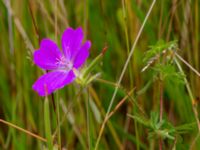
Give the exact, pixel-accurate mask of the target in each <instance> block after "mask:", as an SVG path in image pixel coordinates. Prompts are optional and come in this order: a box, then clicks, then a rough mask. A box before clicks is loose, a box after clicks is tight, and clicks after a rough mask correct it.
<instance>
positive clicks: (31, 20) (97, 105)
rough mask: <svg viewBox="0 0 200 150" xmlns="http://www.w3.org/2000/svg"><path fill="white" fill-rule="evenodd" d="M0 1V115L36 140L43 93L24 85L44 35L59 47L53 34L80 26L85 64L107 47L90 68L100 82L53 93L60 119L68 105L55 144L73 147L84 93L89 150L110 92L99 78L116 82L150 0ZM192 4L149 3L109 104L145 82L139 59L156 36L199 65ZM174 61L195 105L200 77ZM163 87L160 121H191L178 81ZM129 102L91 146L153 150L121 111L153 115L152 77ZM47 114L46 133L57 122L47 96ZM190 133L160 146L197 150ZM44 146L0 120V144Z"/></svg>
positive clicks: (31, 77) (83, 126)
mask: <svg viewBox="0 0 200 150" xmlns="http://www.w3.org/2000/svg"><path fill="white" fill-rule="evenodd" d="M7 2H8V1H6V0H0V118H1V119H3V120H6V121H8V122H11V123H13V124H15V125H17V126H19V127H22V128H24V129H26V130H29V131H31V132H33V133H35V134H37V135H40V136H41V137H45V129H44V120H45V118H44V115H43V113H44V109H43V108H44V107H43V105H44V98H42V97H39V96H38V95H37V93H35V92H34V91H33V90H32V84H33V83H34V81H35V80H36V79H37V78H38V77H39V76H40V75H42V73H43V72H42V71H41V70H40V69H39V68H38V67H36V66H35V65H34V64H33V61H32V59H33V57H32V53H33V51H34V50H36V49H38V48H39V41H40V40H41V39H42V38H46V37H48V38H51V39H52V40H55V41H57V43H58V44H59V46H60V37H61V35H62V32H63V31H64V30H65V29H66V28H67V27H69V26H71V27H73V28H76V27H79V26H81V27H83V29H84V33H85V36H86V37H85V39H89V40H91V42H92V47H91V49H90V57H89V59H88V62H87V65H88V64H90V62H92V60H94V58H95V57H96V56H97V55H99V54H100V53H101V51H102V49H103V48H104V47H105V46H108V49H107V51H106V53H105V55H104V57H103V59H102V61H101V63H99V64H98V65H97V66H96V67H95V69H94V70H93V72H92V73H91V74H95V73H101V77H100V78H101V79H103V81H102V80H94V81H93V82H92V83H91V84H90V85H88V89H89V90H88V92H87V90H86V91H81V93H80V92H79V91H80V86H79V85H77V84H76V83H73V84H71V85H69V86H66V87H64V88H63V89H62V90H59V91H58V92H56V94H55V97H56V99H58V98H59V99H60V102H63V104H61V105H60V116H61V118H63V116H64V112H63V110H64V109H67V108H69V106H71V104H72V108H71V110H70V112H69V113H68V115H67V117H65V119H64V122H63V123H62V125H61V141H62V147H65V148H66V149H80V150H82V149H88V148H89V146H88V135H87V132H88V129H87V122H86V120H87V119H86V118H87V115H86V114H87V113H86V112H87V110H86V101H87V98H85V94H86V93H88V94H89V100H90V105H89V111H90V112H89V116H90V117H89V118H90V120H89V125H90V130H89V131H90V137H89V139H90V146H91V147H90V148H91V149H93V148H94V146H95V144H96V140H97V137H98V134H99V130H100V127H101V123H102V121H103V119H104V117H105V112H106V110H107V108H108V106H109V103H110V100H111V97H112V94H113V92H114V89H115V85H113V84H109V83H107V82H112V83H116V82H117V80H118V79H119V76H120V73H121V71H122V68H123V65H124V63H125V61H126V59H127V57H128V52H129V50H130V48H131V47H132V44H133V42H134V41H135V38H136V36H137V34H138V31H139V29H140V27H141V24H142V22H143V20H144V18H145V16H146V13H147V11H148V9H149V7H150V5H151V3H152V2H151V1H147V0H125V5H124V8H123V1H121V0H43V1H41V0H34V1H31V0H30V1H29V0H10V7H9V6H8V5H7ZM199 6H200V1H198V0H193V1H189V0H188V1H187V0H165V1H161V0H157V1H156V3H155V5H154V7H153V10H152V12H151V14H150V17H149V18H148V20H147V23H146V24H145V27H144V30H143V32H142V34H141V37H140V39H139V41H138V43H137V45H136V49H135V52H134V54H133V56H132V59H131V61H130V63H129V67H128V69H127V71H126V73H125V76H124V78H123V80H122V83H121V87H123V88H122V89H121V88H120V90H119V91H118V93H117V96H116V98H115V101H114V104H113V107H112V108H114V107H115V106H116V105H117V104H118V103H119V101H120V100H121V99H122V98H123V97H124V96H126V95H127V92H128V91H130V90H131V89H132V88H134V87H135V88H136V91H139V90H140V89H142V88H143V87H144V86H145V85H146V84H147V83H148V81H150V80H151V79H152V75H151V72H149V71H148V70H147V71H146V72H141V69H142V68H143V67H144V66H145V63H144V62H143V61H142V60H143V58H144V56H145V53H146V52H147V50H148V49H149V46H150V45H155V43H156V42H157V41H159V40H160V39H162V40H164V41H165V42H169V41H173V40H178V47H179V49H180V50H179V51H178V53H179V54H180V55H181V56H182V57H183V58H184V59H185V60H186V61H187V62H188V63H189V64H190V65H192V66H193V67H194V68H196V69H197V70H200V55H199V46H200V39H199V34H200V24H199V19H200V10H199V9H200V8H199ZM55 20H57V21H55ZM56 22H57V23H56ZM55 29H56V30H57V32H55ZM126 31H127V35H126ZM87 65H86V66H87ZM181 66H182V68H183V70H184V72H185V75H186V77H187V79H188V81H189V85H190V86H191V89H192V93H193V95H194V98H195V102H196V103H197V106H196V107H197V110H198V105H199V98H200V91H199V90H200V77H199V76H197V75H196V74H195V73H194V72H193V71H191V70H190V69H189V68H188V67H187V66H186V65H184V64H182V63H181ZM163 90H164V92H163V97H164V98H163V99H164V118H166V119H167V120H168V121H169V122H170V123H171V124H172V125H173V126H180V125H183V124H190V123H195V118H194V113H193V111H192V104H191V101H190V100H189V96H188V93H187V90H186V88H185V85H184V84H176V83H173V82H168V83H166V84H164V88H163ZM133 97H134V96H133ZM49 100H51V98H50V97H49ZM135 103H136V104H137V105H136V104H135ZM135 103H131V102H130V101H128V100H127V101H126V102H125V103H124V104H123V105H122V106H121V107H120V108H119V109H118V110H117V111H116V112H115V114H114V115H113V116H112V117H111V118H110V119H109V125H108V124H107V125H106V126H105V129H104V132H103V135H102V138H101V141H100V144H99V149H102V150H103V149H136V148H137V149H150V148H151V149H158V147H159V146H158V145H159V144H158V139H157V138H156V137H155V138H153V139H149V138H148V132H149V130H148V128H146V127H145V126H143V125H142V124H140V123H138V122H137V121H136V120H134V119H131V118H130V117H128V116H127V113H128V114H132V115H134V114H136V113H137V112H139V110H138V106H139V107H140V108H142V109H143V110H144V112H145V114H146V116H147V117H148V118H149V117H150V113H151V112H159V82H158V81H156V82H153V83H151V84H150V85H149V86H148V88H147V90H145V92H144V93H143V94H141V95H139V96H138V97H137V98H136V102H135ZM50 113H51V117H50V119H51V130H52V133H54V131H55V129H56V126H57V124H56V115H55V113H54V110H53V105H52V102H51V101H50ZM141 116H142V115H140V117H141ZM197 134H198V130H197V127H196V125H193V126H192V128H191V129H188V132H186V133H184V134H179V135H176V136H175V137H177V138H175V140H163V149H172V148H175V149H180V150H183V149H189V148H190V146H191V145H192V143H194V146H193V148H192V149H199V148H200V139H199V137H197V139H195V138H196V136H197ZM56 143H57V142H56V141H54V144H55V145H56ZM45 147H46V143H45V142H42V141H40V140H38V139H36V138H34V137H31V136H29V135H27V134H25V133H23V132H21V131H19V130H16V129H14V128H12V127H10V126H8V125H5V124H2V123H0V149H13V150H27V149H45Z"/></svg>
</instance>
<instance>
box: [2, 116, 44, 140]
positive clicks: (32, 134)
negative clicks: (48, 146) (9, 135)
mask: <svg viewBox="0 0 200 150" xmlns="http://www.w3.org/2000/svg"><path fill="white" fill-rule="evenodd" d="M0 122H1V123H3V124H6V125H8V126H11V127H13V128H15V129H17V130H19V131H22V132H24V133H26V134H28V135H30V136H32V137H34V138H36V139H39V140H41V141H43V142H47V140H46V139H45V138H43V137H41V136H39V135H37V134H34V133H32V132H30V131H28V130H25V129H23V128H21V127H19V126H17V125H15V124H12V123H10V122H8V121H5V120H3V119H0Z"/></svg>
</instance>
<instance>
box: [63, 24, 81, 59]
mask: <svg viewBox="0 0 200 150" xmlns="http://www.w3.org/2000/svg"><path fill="white" fill-rule="evenodd" d="M82 40H83V30H82V28H81V27H79V28H77V29H75V30H74V29H72V28H67V29H66V30H65V31H64V33H63V35H62V41H61V42H62V49H63V53H64V55H65V57H66V58H67V59H68V60H71V59H73V57H74V56H75V55H76V54H77V53H78V51H79V49H80V48H81V43H82Z"/></svg>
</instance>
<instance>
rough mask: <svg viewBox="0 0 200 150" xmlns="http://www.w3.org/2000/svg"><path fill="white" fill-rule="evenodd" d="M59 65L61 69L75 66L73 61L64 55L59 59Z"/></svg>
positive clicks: (67, 69) (69, 68) (66, 69)
mask: <svg viewBox="0 0 200 150" xmlns="http://www.w3.org/2000/svg"><path fill="white" fill-rule="evenodd" d="M58 65H59V69H60V70H65V71H69V70H71V69H72V68H73V64H72V62H71V61H70V60H67V59H66V58H65V57H64V56H62V57H61V58H60V59H59V60H58Z"/></svg>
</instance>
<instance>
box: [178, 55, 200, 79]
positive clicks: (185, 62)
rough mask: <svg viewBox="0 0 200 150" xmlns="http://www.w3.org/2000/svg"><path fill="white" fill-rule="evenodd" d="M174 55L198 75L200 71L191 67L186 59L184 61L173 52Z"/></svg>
mask: <svg viewBox="0 0 200 150" xmlns="http://www.w3.org/2000/svg"><path fill="white" fill-rule="evenodd" d="M175 55H176V57H177V58H178V59H179V60H180V61H182V62H183V63H184V64H185V65H186V66H188V67H189V68H190V69H191V70H192V71H193V72H194V73H196V75H198V76H199V77H200V73H199V72H198V71H197V70H196V69H195V68H194V67H192V66H191V65H190V64H189V63H188V62H187V61H185V60H184V59H183V58H182V57H181V56H180V55H179V54H177V53H176V52H175Z"/></svg>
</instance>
